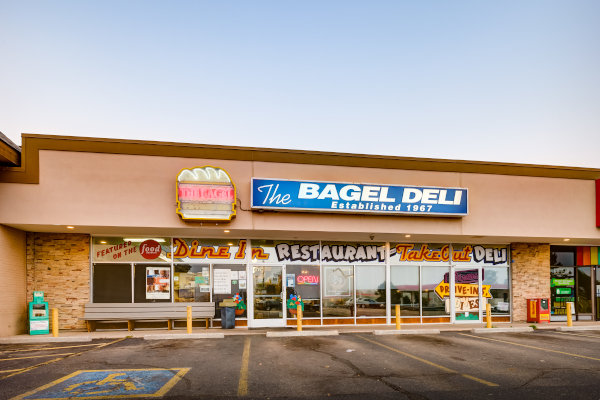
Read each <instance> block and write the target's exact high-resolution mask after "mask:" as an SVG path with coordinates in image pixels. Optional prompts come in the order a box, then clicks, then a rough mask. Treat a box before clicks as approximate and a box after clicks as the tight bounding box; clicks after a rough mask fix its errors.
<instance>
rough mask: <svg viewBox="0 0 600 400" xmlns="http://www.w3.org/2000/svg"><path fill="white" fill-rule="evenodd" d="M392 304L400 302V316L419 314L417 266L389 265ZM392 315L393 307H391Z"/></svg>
mask: <svg viewBox="0 0 600 400" xmlns="http://www.w3.org/2000/svg"><path fill="white" fill-rule="evenodd" d="M391 278H392V282H391V295H392V306H395V305H396V304H400V315H401V316H418V315H419V266H417V265H392V266H391ZM392 315H395V314H394V309H393V308H392Z"/></svg>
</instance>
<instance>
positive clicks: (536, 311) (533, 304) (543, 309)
mask: <svg viewBox="0 0 600 400" xmlns="http://www.w3.org/2000/svg"><path fill="white" fill-rule="evenodd" d="M527 322H536V323H541V322H550V299H548V298H538V299H527Z"/></svg>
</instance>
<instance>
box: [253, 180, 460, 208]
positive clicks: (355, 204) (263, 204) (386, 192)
mask: <svg viewBox="0 0 600 400" xmlns="http://www.w3.org/2000/svg"><path fill="white" fill-rule="evenodd" d="M252 208H253V209H255V210H281V211H313V212H339V213H351V214H371V213H376V214H413V215H434V216H463V215H467V214H468V192H467V189H465V188H446V187H421V186H397V185H373V184H360V183H337V182H318V181H292V180H281V179H262V178H252Z"/></svg>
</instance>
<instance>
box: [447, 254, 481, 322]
mask: <svg viewBox="0 0 600 400" xmlns="http://www.w3.org/2000/svg"><path fill="white" fill-rule="evenodd" d="M450 270H451V276H452V278H453V279H452V280H451V281H450V288H451V291H450V300H449V302H450V306H451V307H452V309H451V310H450V315H451V318H452V322H456V323H461V322H463V323H465V322H481V321H482V315H483V312H482V308H484V307H485V301H486V300H487V298H486V293H489V286H488V289H487V291H486V293H482V285H481V281H482V276H481V275H482V268H477V267H457V266H452V267H451V268H450Z"/></svg>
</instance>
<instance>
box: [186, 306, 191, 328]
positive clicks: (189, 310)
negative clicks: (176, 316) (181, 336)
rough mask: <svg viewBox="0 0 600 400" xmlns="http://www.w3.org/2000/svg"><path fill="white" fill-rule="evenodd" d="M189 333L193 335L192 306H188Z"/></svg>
mask: <svg viewBox="0 0 600 400" xmlns="http://www.w3.org/2000/svg"><path fill="white" fill-rule="evenodd" d="M187 333H192V306H187Z"/></svg>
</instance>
